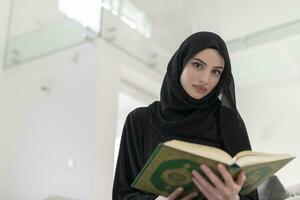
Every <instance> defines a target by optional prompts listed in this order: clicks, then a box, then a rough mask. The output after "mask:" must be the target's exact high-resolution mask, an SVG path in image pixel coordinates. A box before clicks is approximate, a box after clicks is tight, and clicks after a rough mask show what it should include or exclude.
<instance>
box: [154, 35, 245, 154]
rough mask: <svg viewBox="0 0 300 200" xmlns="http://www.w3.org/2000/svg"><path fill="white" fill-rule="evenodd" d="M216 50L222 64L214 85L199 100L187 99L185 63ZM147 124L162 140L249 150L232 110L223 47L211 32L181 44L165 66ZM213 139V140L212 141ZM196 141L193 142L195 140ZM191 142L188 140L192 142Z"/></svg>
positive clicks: (231, 83)
mask: <svg viewBox="0 0 300 200" xmlns="http://www.w3.org/2000/svg"><path fill="white" fill-rule="evenodd" d="M206 48H213V49H216V50H217V51H218V52H219V53H220V55H221V56H222V57H223V59H224V61H225V67H224V71H223V73H222V75H221V78H220V81H219V83H218V84H217V86H216V87H215V88H214V89H213V90H212V91H211V92H210V93H209V94H208V95H207V96H205V97H203V98H202V99H200V100H197V99H194V98H192V97H190V96H189V95H188V94H187V93H186V91H185V90H184V89H183V87H182V85H181V83H180V76H181V73H182V71H183V68H184V66H185V65H186V63H187V62H188V61H189V60H190V59H191V58H192V57H193V56H195V55H196V54H197V53H199V52H200V51H202V50H204V49H206ZM150 110H151V123H152V125H153V126H154V127H155V128H156V129H157V130H158V132H159V134H161V136H162V137H163V138H170V137H169V136H170V135H174V136H176V137H175V138H177V139H186V138H190V139H192V140H194V141H195V142H196V141H197V138H198V139H201V138H206V139H212V140H218V139H217V138H218V137H219V138H220V141H221V143H222V145H221V146H222V148H223V149H225V150H226V151H227V152H228V153H230V154H231V155H235V154H236V153H238V152H239V151H241V150H246V149H251V147H250V143H249V139H248V135H247V131H246V128H245V125H244V122H243V120H242V118H241V117H240V115H239V112H238V110H237V108H236V101H235V90H234V80H233V76H232V73H231V64H230V59H229V55H228V51H227V47H226V44H225V42H224V41H223V39H222V38H221V37H220V36H218V35H217V34H215V33H211V32H198V33H194V34H192V35H191V36H189V37H188V38H187V39H185V40H184V41H183V43H182V44H181V45H180V47H179V49H178V50H177V51H176V52H175V54H174V55H173V57H172V58H171V60H170V61H169V63H168V68H167V73H166V75H165V77H164V80H163V84H162V87H161V93H160V101H157V102H154V103H153V104H151V105H150ZM216 137H217V138H216ZM195 138H196V140H195ZM192 140H191V141H192Z"/></svg>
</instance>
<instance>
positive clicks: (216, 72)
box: [213, 70, 222, 76]
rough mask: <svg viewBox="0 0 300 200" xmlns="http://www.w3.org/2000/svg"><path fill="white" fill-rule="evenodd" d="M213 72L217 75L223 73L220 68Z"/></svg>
mask: <svg viewBox="0 0 300 200" xmlns="http://www.w3.org/2000/svg"><path fill="white" fill-rule="evenodd" d="M213 73H214V74H215V75H216V76H220V75H221V74H222V71H220V70H214V71H213Z"/></svg>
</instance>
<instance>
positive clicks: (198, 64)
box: [192, 62, 203, 69]
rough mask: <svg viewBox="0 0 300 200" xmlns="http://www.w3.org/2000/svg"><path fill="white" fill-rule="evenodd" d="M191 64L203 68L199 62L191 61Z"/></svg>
mask: <svg viewBox="0 0 300 200" xmlns="http://www.w3.org/2000/svg"><path fill="white" fill-rule="evenodd" d="M192 65H193V66H194V67H195V68H197V69H202V68H203V65H202V64H201V63H198V62H192Z"/></svg>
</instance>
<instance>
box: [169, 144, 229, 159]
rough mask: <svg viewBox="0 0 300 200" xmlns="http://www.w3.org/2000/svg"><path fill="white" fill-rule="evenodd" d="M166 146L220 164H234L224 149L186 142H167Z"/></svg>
mask: <svg viewBox="0 0 300 200" xmlns="http://www.w3.org/2000/svg"><path fill="white" fill-rule="evenodd" d="M164 145H166V146H169V147H172V148H175V149H178V150H182V151H185V152H189V153H191V154H194V155H198V156H202V157H205V158H209V159H212V160H216V161H218V162H222V163H225V164H228V165H230V164H232V157H231V156H230V155H229V154H228V153H227V152H225V151H223V150H222V149H218V148H215V147H211V146H206V145H201V144H194V143H189V142H184V141H179V140H171V141H168V142H165V143H164Z"/></svg>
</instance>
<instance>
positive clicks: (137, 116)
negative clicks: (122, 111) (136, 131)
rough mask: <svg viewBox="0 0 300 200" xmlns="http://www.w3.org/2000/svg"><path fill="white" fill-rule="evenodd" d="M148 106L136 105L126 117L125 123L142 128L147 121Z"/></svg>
mask: <svg viewBox="0 0 300 200" xmlns="http://www.w3.org/2000/svg"><path fill="white" fill-rule="evenodd" d="M148 113H149V107H138V108H135V109H134V110H132V111H131V112H130V113H129V114H128V115H127V118H126V121H125V125H129V126H131V127H136V128H142V127H145V124H148V122H149V114H148Z"/></svg>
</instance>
